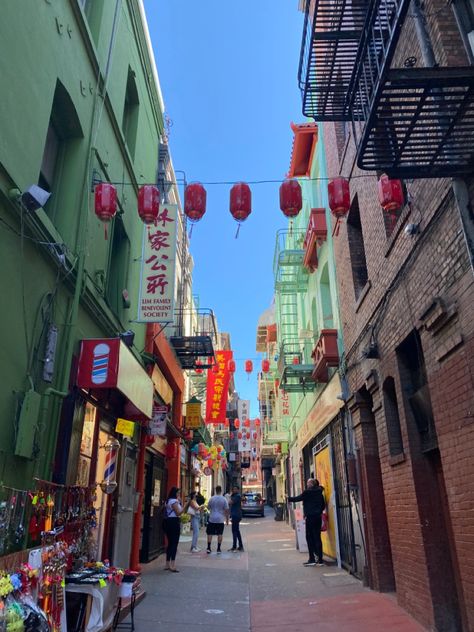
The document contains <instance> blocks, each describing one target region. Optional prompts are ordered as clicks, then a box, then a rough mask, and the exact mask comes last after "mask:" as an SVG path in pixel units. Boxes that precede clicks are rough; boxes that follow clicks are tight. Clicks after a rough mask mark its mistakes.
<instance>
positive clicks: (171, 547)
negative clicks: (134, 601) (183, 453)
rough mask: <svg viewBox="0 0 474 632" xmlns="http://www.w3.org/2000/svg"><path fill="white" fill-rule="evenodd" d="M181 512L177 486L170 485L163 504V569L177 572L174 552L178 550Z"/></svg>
mask: <svg viewBox="0 0 474 632" xmlns="http://www.w3.org/2000/svg"><path fill="white" fill-rule="evenodd" d="M182 513H183V507H182V506H181V497H180V490H179V487H172V488H171V489H170V491H169V494H168V498H167V499H166V505H165V519H164V521H163V531H164V532H165V535H166V539H167V547H166V566H165V571H171V572H172V573H179V571H178V569H177V568H176V553H177V552H178V542H179V534H180V532H181V521H180V519H179V517H180V515H181V514H182Z"/></svg>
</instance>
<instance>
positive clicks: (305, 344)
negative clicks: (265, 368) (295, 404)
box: [278, 338, 316, 393]
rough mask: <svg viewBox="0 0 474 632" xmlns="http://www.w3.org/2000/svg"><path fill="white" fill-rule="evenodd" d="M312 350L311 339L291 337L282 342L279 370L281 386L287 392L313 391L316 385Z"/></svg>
mask: <svg viewBox="0 0 474 632" xmlns="http://www.w3.org/2000/svg"><path fill="white" fill-rule="evenodd" d="M311 350H312V342H311V340H300V339H298V338H294V339H291V338H290V339H287V340H284V341H283V342H282V345H281V348H280V355H279V358H278V372H279V374H280V376H281V377H280V388H281V389H282V390H284V391H285V392H286V393H305V392H309V391H313V390H314V388H315V387H316V380H315V379H314V377H313V369H314V365H313V363H312V361H311Z"/></svg>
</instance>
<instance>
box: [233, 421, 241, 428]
mask: <svg viewBox="0 0 474 632" xmlns="http://www.w3.org/2000/svg"><path fill="white" fill-rule="evenodd" d="M234 428H237V430H238V429H239V428H240V421H239V420H238V419H234Z"/></svg>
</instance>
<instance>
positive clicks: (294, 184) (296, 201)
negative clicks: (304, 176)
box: [280, 180, 303, 217]
mask: <svg viewBox="0 0 474 632" xmlns="http://www.w3.org/2000/svg"><path fill="white" fill-rule="evenodd" d="M280 208H281V210H282V211H283V214H284V215H285V217H296V216H297V215H298V213H299V212H300V211H301V209H302V208H303V198H302V195H301V186H300V183H299V182H298V180H285V181H284V182H283V183H282V184H281V186H280Z"/></svg>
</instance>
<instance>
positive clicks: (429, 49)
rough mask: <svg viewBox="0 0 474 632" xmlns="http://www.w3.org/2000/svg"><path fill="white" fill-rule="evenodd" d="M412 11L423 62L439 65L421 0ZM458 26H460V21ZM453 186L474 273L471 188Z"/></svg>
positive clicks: (453, 183)
mask: <svg viewBox="0 0 474 632" xmlns="http://www.w3.org/2000/svg"><path fill="white" fill-rule="evenodd" d="M453 10H454V14H455V17H456V19H458V17H459V11H458V8H457V7H456V3H455V2H454V3H453ZM412 11H413V18H414V22H415V29H416V34H417V36H418V42H419V44H420V48H421V56H422V59H423V62H424V64H425V66H426V67H428V68H433V67H434V66H437V62H436V57H435V53H434V50H433V45H432V43H431V39H430V35H429V32H428V27H427V24H426V18H425V14H424V11H423V9H422V6H421V0H412ZM458 26H460V25H459V23H458ZM460 32H461V37H462V33H463V32H462V28H461V26H460ZM463 41H464V38H463ZM466 54H467V56H468V59H469V62H470V63H472V53H471V54H469V51H467V53H466ZM451 186H452V189H453V195H454V199H455V200H456V205H457V207H458V211H459V219H460V220H461V227H462V232H463V237H464V242H465V244H466V248H467V254H468V256H469V262H470V264H471V270H472V272H473V273H474V215H473V210H472V205H471V202H470V200H469V189H468V187H467V184H466V181H465V180H464V178H452V179H451Z"/></svg>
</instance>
